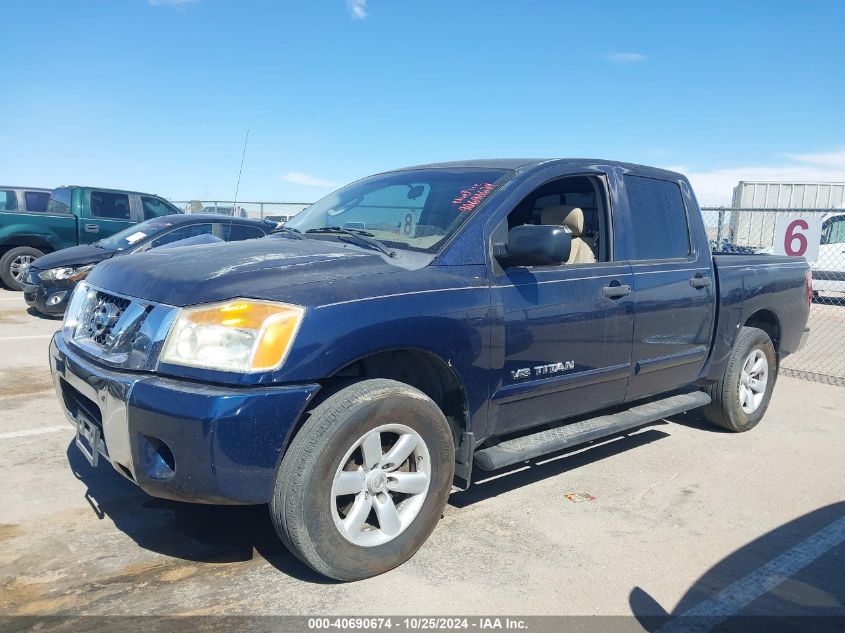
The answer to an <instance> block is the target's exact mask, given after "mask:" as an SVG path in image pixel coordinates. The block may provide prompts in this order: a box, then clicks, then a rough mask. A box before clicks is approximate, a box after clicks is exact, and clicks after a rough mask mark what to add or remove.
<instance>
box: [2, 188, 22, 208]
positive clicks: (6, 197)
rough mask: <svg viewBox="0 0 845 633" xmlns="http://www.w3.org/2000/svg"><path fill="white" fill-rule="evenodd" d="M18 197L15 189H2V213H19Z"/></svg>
mask: <svg viewBox="0 0 845 633" xmlns="http://www.w3.org/2000/svg"><path fill="white" fill-rule="evenodd" d="M17 209H18V196H17V194H16V193H15V191H14V190H13V189H0V211H17Z"/></svg>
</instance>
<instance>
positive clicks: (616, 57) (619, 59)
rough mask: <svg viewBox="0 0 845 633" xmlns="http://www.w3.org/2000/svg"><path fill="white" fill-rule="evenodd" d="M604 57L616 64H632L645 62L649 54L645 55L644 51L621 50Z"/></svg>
mask: <svg viewBox="0 0 845 633" xmlns="http://www.w3.org/2000/svg"><path fill="white" fill-rule="evenodd" d="M604 58H605V59H606V60H607V61H609V62H613V63H614V64H631V63H633V62H644V61H645V60H647V59H648V55H643V54H642V53H628V52H619V53H611V54H610V55H605V56H604Z"/></svg>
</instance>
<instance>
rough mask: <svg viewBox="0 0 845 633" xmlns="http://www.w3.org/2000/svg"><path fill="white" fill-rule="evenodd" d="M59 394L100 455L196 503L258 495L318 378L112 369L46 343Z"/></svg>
mask: <svg viewBox="0 0 845 633" xmlns="http://www.w3.org/2000/svg"><path fill="white" fill-rule="evenodd" d="M50 369H51V372H52V374H53V382H54V385H55V388H56V392H57V394H58V396H59V401H60V403H61V404H62V405H63V408H64V410H65V414H66V415H67V417H68V420H69V421H70V422H71V423H72V424H74V425H76V417H77V415H79V414H83V415H84V416H85V417H86V418H87V419H88V420H91V421H93V422H94V424H95V425H97V426H99V427H100V429H101V434H102V437H103V438H104V446H103V447H102V449H101V451H100V454H101V455H102V456H103V457H105V458H106V459H107V460H108V461H109V462H110V463H111V464H112V466H114V468H115V470H117V471H118V472H119V473H121V474H122V475H123V476H125V477H126V478H128V479H130V480H131V481H133V482H135V483H136V484H138V486H140V487H141V488H142V489H143V490H144V491H145V492H147V493H148V494H150V495H152V496H155V497H163V498H167V499H177V500H180V501H190V502H196V503H218V504H253V503H267V502H269V501H270V498H271V496H272V493H273V487H274V484H275V478H276V470H277V468H278V464H279V461H280V459H281V456H282V454H283V453H284V449H285V447H286V446H287V444H288V441H289V439H290V434H291V431H292V430H293V428H294V427H295V425H296V421H297V420H298V419H299V418H300V416H301V415H302V413H303V411H304V410H305V407H306V405H307V404H308V402H309V401H310V400H311V398H312V397H313V396H314V394H315V393H316V392H317V390H318V389H319V385H317V384H303V385H285V386H273V387H254V388H252V387H251V388H230V387H220V386H216V385H206V384H201V383H195V382H188V381H182V380H175V379H171V378H164V377H161V376H157V375H155V374H148V373H141V372H118V371H113V370H111V369H105V368H103V367H101V366H99V365H96V364H94V363H92V362H91V361H89V360H87V359H86V358H85V357H83V356H82V355H81V354H79V353H78V352H76V351H74V350H73V349H72V348H70V347H68V345H67V343H66V342H65V340H64V337H63V336H62V333H61V332H58V333H56V334H55V335H54V336H53V340H52V341H51V343H50Z"/></svg>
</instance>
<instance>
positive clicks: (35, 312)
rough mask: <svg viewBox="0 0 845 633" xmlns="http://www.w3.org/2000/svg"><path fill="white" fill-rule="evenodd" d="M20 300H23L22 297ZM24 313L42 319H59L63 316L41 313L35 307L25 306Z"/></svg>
mask: <svg viewBox="0 0 845 633" xmlns="http://www.w3.org/2000/svg"><path fill="white" fill-rule="evenodd" d="M21 301H23V298H21ZM26 313H27V314H28V315H29V316H33V317H35V318H37V319H42V320H44V321H61V320H62V319H63V318H64V315H63V314H41V313H40V312H39V311H38V310H36V309H35V308H27V309H26Z"/></svg>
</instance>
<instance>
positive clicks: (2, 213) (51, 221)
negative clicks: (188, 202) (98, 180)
mask: <svg viewBox="0 0 845 633" xmlns="http://www.w3.org/2000/svg"><path fill="white" fill-rule="evenodd" d="M174 213H182V211H180V210H179V209H178V208H176V207H175V206H173V205H172V204H170V203H169V202H168V201H167V200H164V199H163V198H161V197H159V196H156V195H153V194H148V193H138V192H135V191H120V190H117V189H99V188H96V187H77V186H67V187H59V188H57V189H54V190H53V191H52V192H50V190H49V189H33V188H27V187H3V186H0V281H2V282H3V284H5V285H6V286H7V287H9V288H11V289H12V290H20V289H21V282H22V281H23V279H24V278H25V276H26V269H27V268H28V267H29V265H30V264H31V263H32V262H33V261H34V260H35V259H36V258H38V257H41V255H43V254H45V253H50V252H53V251H57V250H60V249H63V248H68V247H69V246H78V245H79V244H89V243H91V242H96V241H97V240H100V239H102V238H104V237H108V236H110V235H112V234H114V233H117V232H118V231H121V230H123V229H125V228H126V227H128V226H132V225H133V224H137V223H138V222H143V221H144V220H149V219H151V218H155V217H159V216H163V215H171V214H174Z"/></svg>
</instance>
